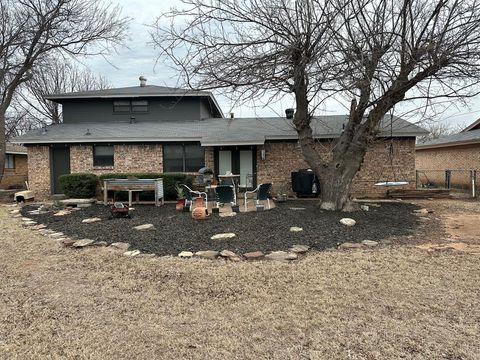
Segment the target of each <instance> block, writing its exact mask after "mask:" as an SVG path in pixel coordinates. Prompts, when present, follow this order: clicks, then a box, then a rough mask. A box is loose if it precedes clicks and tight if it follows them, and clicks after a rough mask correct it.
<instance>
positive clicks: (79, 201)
mask: <svg viewBox="0 0 480 360" xmlns="http://www.w3.org/2000/svg"><path fill="white" fill-rule="evenodd" d="M95 202H97V200H96V199H94V198H92V199H64V200H60V203H61V204H64V205H77V206H78V205H82V204H94V203H95Z"/></svg>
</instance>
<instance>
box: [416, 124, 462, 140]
mask: <svg viewBox="0 0 480 360" xmlns="http://www.w3.org/2000/svg"><path fill="white" fill-rule="evenodd" d="M422 126H423V128H424V129H426V130H428V134H427V135H424V136H420V137H418V138H417V143H419V144H423V143H425V142H427V141H430V140H435V139H439V138H441V137H444V136H448V135H453V134H457V133H459V132H461V131H462V130H463V129H465V128H466V127H467V126H466V125H465V124H464V123H461V124H448V123H444V122H438V121H436V122H429V123H425V124H422Z"/></svg>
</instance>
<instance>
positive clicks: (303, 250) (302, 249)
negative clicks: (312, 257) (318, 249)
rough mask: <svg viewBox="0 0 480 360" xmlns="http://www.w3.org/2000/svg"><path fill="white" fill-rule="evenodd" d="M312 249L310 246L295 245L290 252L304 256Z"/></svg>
mask: <svg viewBox="0 0 480 360" xmlns="http://www.w3.org/2000/svg"><path fill="white" fill-rule="evenodd" d="M308 249H310V246H308V245H293V246H292V247H291V248H290V252H293V253H296V254H304V253H306V252H307V251H308Z"/></svg>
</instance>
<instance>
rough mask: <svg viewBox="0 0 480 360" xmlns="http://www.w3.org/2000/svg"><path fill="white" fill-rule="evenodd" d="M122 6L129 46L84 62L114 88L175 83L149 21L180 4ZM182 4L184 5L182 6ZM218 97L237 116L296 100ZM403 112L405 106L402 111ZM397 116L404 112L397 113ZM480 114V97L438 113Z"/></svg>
mask: <svg viewBox="0 0 480 360" xmlns="http://www.w3.org/2000/svg"><path fill="white" fill-rule="evenodd" d="M112 1H114V2H116V3H118V4H119V5H120V6H121V7H122V8H123V14H124V15H126V16H129V17H131V18H133V20H132V22H131V25H130V31H129V32H130V39H129V41H128V43H127V46H128V47H127V48H124V49H119V51H118V53H117V54H112V55H111V56H109V57H108V58H107V59H103V58H93V59H87V60H84V61H82V62H83V63H84V64H85V65H86V66H87V67H88V68H90V70H92V71H93V72H94V73H95V74H98V75H102V76H104V77H106V78H107V79H108V80H109V82H110V83H111V84H112V85H113V86H114V87H122V86H135V85H137V84H138V83H139V82H138V77H139V76H140V75H144V76H146V77H147V79H148V84H151V85H164V86H176V85H177V81H178V77H177V76H176V74H175V73H174V72H173V71H172V70H171V69H170V68H168V66H165V65H164V64H161V63H157V64H155V60H156V57H157V52H156V51H155V49H154V48H153V46H152V45H151V44H149V41H150V37H149V34H148V32H149V29H148V26H147V25H149V24H152V23H153V22H154V20H155V18H156V17H157V16H158V15H160V14H162V13H163V12H166V11H168V10H169V9H170V7H171V6H175V5H180V4H179V3H180V2H179V1H178V0H170V1H153V0H117V1H115V0H112ZM180 6H181V5H180ZM215 96H216V97H217V100H218V101H219V103H220V106H221V107H222V110H223V111H224V113H225V114H227V113H228V112H230V111H233V112H234V113H235V116H237V117H250V116H282V115H283V114H284V110H285V108H288V107H293V102H291V101H287V100H285V101H283V102H281V103H275V104H273V105H271V106H268V107H263V106H260V105H258V104H257V106H256V107H252V106H245V105H244V106H233V108H232V104H231V103H230V102H229V101H228V100H227V99H225V98H223V97H222V96H221V94H220V93H215ZM399 111H400V112H402V109H400V110H399ZM346 113H347V109H346V108H345V106H344V105H343V104H340V103H339V102H338V101H330V102H328V103H327V104H326V105H325V107H324V108H322V109H321V110H320V114H324V115H335V114H346ZM398 115H402V114H401V113H398ZM405 117H406V118H407V120H410V121H418V119H419V117H418V116H416V115H413V116H412V117H408V116H405ZM478 117H480V99H475V100H473V101H472V102H471V104H470V105H469V107H461V108H460V109H454V108H452V109H450V110H448V111H447V112H446V113H443V114H441V115H439V116H438V119H439V120H440V121H444V122H451V123H461V124H464V123H465V124H468V123H471V122H473V121H474V120H476V119H477V118H478Z"/></svg>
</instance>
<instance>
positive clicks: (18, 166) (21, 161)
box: [0, 143, 28, 189]
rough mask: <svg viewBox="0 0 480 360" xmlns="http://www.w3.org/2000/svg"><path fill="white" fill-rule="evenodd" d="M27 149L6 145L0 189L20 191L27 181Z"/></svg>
mask: <svg viewBox="0 0 480 360" xmlns="http://www.w3.org/2000/svg"><path fill="white" fill-rule="evenodd" d="M27 174H28V166H27V148H26V147H24V146H20V145H15V144H10V143H7V146H6V149H5V169H4V173H3V177H2V181H1V182H0V189H13V188H15V189H21V188H24V187H25V181H27V177H28V176H27Z"/></svg>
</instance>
